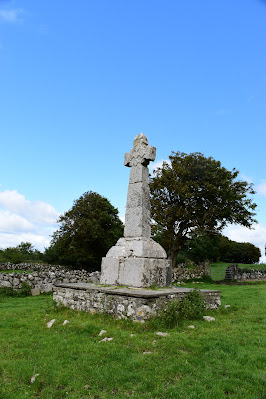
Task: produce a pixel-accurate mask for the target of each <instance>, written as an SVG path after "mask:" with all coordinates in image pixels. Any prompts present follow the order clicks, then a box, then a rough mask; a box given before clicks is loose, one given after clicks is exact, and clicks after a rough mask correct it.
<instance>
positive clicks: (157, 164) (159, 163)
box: [149, 159, 170, 175]
mask: <svg viewBox="0 0 266 399" xmlns="http://www.w3.org/2000/svg"><path fill="white" fill-rule="evenodd" d="M164 162H166V163H167V164H168V165H170V161H169V159H161V160H160V161H156V162H152V163H151V164H149V172H150V174H151V175H153V171H154V170H155V169H157V168H161V167H162V166H163V163H164Z"/></svg>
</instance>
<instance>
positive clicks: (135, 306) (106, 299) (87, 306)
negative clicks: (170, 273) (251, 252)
mask: <svg viewBox="0 0 266 399" xmlns="http://www.w3.org/2000/svg"><path fill="white" fill-rule="evenodd" d="M192 290H193V289H192V288H181V287H172V288H164V289H160V290H148V289H146V290H145V289H133V288H131V289H130V288H122V287H120V288H119V287H101V286H97V285H94V284H86V283H76V284H57V285H55V286H54V294H53V295H54V300H55V302H56V303H57V305H60V304H61V305H64V306H67V307H69V308H71V309H74V310H80V311H86V312H89V313H92V314H94V313H103V312H104V313H108V314H111V315H112V316H114V317H115V318H116V319H131V320H135V321H145V320H148V319H150V318H151V317H153V316H157V315H159V313H160V312H161V310H162V309H164V308H165V306H166V305H167V304H168V303H169V302H170V301H178V300H180V299H182V298H183V297H184V296H186V295H188V293H189V292H190V291H192ZM201 292H202V294H203V296H204V299H205V302H206V308H207V309H217V308H219V307H220V305H221V301H220V293H221V292H220V291H214V290H201Z"/></svg>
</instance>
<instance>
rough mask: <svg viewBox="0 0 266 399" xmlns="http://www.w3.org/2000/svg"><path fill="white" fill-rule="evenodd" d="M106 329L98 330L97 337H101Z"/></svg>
mask: <svg viewBox="0 0 266 399" xmlns="http://www.w3.org/2000/svg"><path fill="white" fill-rule="evenodd" d="M106 332H107V331H106V330H101V331H100V332H99V337H101V336H102V335H103V334H105V333H106Z"/></svg>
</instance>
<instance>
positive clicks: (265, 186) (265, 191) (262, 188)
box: [255, 182, 266, 197]
mask: <svg viewBox="0 0 266 399" xmlns="http://www.w3.org/2000/svg"><path fill="white" fill-rule="evenodd" d="M255 189H256V191H257V193H258V194H259V195H262V196H264V197H266V182H263V183H261V184H259V185H258V186H256V188H255Z"/></svg>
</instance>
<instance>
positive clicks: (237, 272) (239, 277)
mask: <svg viewBox="0 0 266 399" xmlns="http://www.w3.org/2000/svg"><path fill="white" fill-rule="evenodd" d="M225 280H235V281H266V269H244V268H241V267H238V265H234V264H232V265H229V266H228V267H227V269H226V272H225Z"/></svg>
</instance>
